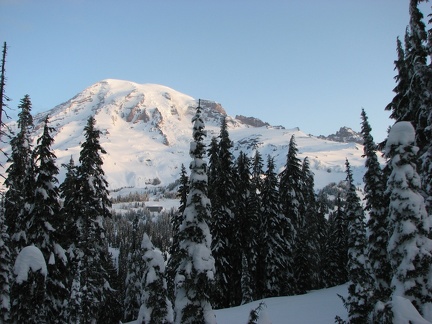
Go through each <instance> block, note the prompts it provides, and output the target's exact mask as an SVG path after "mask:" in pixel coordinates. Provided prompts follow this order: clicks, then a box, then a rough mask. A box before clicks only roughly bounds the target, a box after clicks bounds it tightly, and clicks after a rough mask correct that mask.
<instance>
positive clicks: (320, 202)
mask: <svg viewBox="0 0 432 324" xmlns="http://www.w3.org/2000/svg"><path fill="white" fill-rule="evenodd" d="M328 213H329V208H328V206H327V203H326V201H325V200H324V198H323V196H322V195H318V196H317V202H316V220H315V221H316V225H315V226H316V229H317V234H316V235H317V241H318V248H319V252H318V254H319V260H318V266H319V271H318V274H317V276H318V280H319V281H318V282H317V286H316V287H315V289H322V288H324V287H326V280H325V270H326V254H327V250H326V243H327V241H326V240H327V236H328V231H329V229H328V221H327V218H326V217H327V215H328Z"/></svg>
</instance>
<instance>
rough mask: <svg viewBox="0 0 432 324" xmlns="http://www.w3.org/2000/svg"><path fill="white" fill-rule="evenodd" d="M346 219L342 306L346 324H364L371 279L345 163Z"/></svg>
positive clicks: (360, 215)
mask: <svg viewBox="0 0 432 324" xmlns="http://www.w3.org/2000/svg"><path fill="white" fill-rule="evenodd" d="M345 165H346V173H347V178H346V181H347V184H348V193H347V205H346V215H347V220H348V265H347V267H348V279H349V284H348V298H347V299H346V302H345V305H346V307H347V310H348V320H349V323H353V324H354V323H367V322H368V317H369V314H370V312H371V310H372V307H371V305H370V294H371V291H370V289H371V287H370V285H371V280H370V277H369V274H368V271H367V270H368V268H367V267H368V265H367V258H366V255H365V252H366V229H365V216H364V212H363V208H362V206H361V204H360V198H359V197H358V196H357V193H356V188H355V186H354V180H353V175H352V171H351V168H350V165H349V162H348V160H346V163H345Z"/></svg>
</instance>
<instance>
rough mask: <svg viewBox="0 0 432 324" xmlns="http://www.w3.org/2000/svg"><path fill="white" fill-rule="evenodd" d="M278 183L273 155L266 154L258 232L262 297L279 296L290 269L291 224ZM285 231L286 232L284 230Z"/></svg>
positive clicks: (283, 289)
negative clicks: (282, 201) (260, 246)
mask: <svg viewBox="0 0 432 324" xmlns="http://www.w3.org/2000/svg"><path fill="white" fill-rule="evenodd" d="M278 189H279V184H278V177H277V174H276V170H275V164H274V159H273V158H272V157H270V156H268V158H267V170H266V172H265V174H264V180H263V185H262V192H261V200H262V205H261V217H262V227H261V234H260V236H261V237H262V242H263V243H264V245H263V246H262V252H261V255H262V256H264V257H263V258H262V259H260V261H259V262H260V263H262V265H263V268H264V272H263V274H262V278H260V280H261V281H263V282H264V285H265V288H264V289H265V290H264V291H263V292H262V296H263V297H276V296H282V295H284V294H285V293H286V291H289V288H290V287H287V272H288V273H292V249H293V247H292V240H291V239H290V237H291V235H292V231H293V228H292V224H291V221H290V219H289V218H287V217H285V215H284V214H283V213H282V210H281V204H280V200H279V191H278ZM287 231H288V232H287Z"/></svg>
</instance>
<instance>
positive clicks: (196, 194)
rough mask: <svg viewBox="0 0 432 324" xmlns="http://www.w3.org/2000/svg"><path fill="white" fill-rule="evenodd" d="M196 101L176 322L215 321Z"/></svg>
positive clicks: (200, 124)
mask: <svg viewBox="0 0 432 324" xmlns="http://www.w3.org/2000/svg"><path fill="white" fill-rule="evenodd" d="M201 113H202V112H201V107H200V106H199V105H198V107H197V110H196V114H195V116H194V117H193V118H192V122H193V139H194V141H193V142H191V147H190V155H191V157H192V162H191V164H190V170H191V173H190V177H189V188H190V191H189V194H188V197H187V202H186V208H185V210H184V213H183V214H184V219H183V222H182V224H181V225H180V228H179V230H180V233H179V242H180V244H179V246H180V251H179V254H180V260H181V261H180V263H179V266H178V268H177V274H176V278H175V284H176V292H175V307H174V311H175V323H206V324H210V323H216V319H215V315H214V312H213V309H212V304H211V296H212V293H213V287H214V281H215V278H214V276H215V260H214V258H213V256H212V251H211V241H212V237H211V234H210V229H209V226H208V222H209V220H210V217H211V203H210V200H209V199H208V197H207V163H206V162H205V160H204V157H205V145H204V143H203V138H204V136H205V133H204V127H205V126H204V121H203V119H202V116H201Z"/></svg>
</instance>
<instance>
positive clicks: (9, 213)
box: [4, 95, 34, 259]
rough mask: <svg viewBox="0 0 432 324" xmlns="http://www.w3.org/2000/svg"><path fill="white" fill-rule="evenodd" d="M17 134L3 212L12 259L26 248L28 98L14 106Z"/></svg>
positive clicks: (30, 164) (30, 179)
mask: <svg viewBox="0 0 432 324" xmlns="http://www.w3.org/2000/svg"><path fill="white" fill-rule="evenodd" d="M18 108H19V109H20V113H19V114H18V133H17V134H16V135H15V136H14V137H13V138H12V139H11V142H10V145H11V153H10V156H9V158H8V162H9V163H10V165H9V167H8V168H7V170H6V172H7V177H6V180H5V186H6V187H7V189H8V190H7V191H6V193H5V201H4V212H5V219H6V225H7V227H8V232H9V236H10V252H11V257H12V259H15V258H16V256H17V255H18V253H19V252H20V251H21V249H22V248H24V247H25V246H27V237H26V231H27V225H28V221H29V210H30V209H31V207H32V203H33V202H34V199H33V195H34V161H33V154H32V144H31V143H32V141H31V136H30V132H31V129H32V127H33V117H32V115H31V113H30V112H31V100H30V97H29V96H28V95H25V96H24V98H23V99H21V103H20V105H19V106H18Z"/></svg>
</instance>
